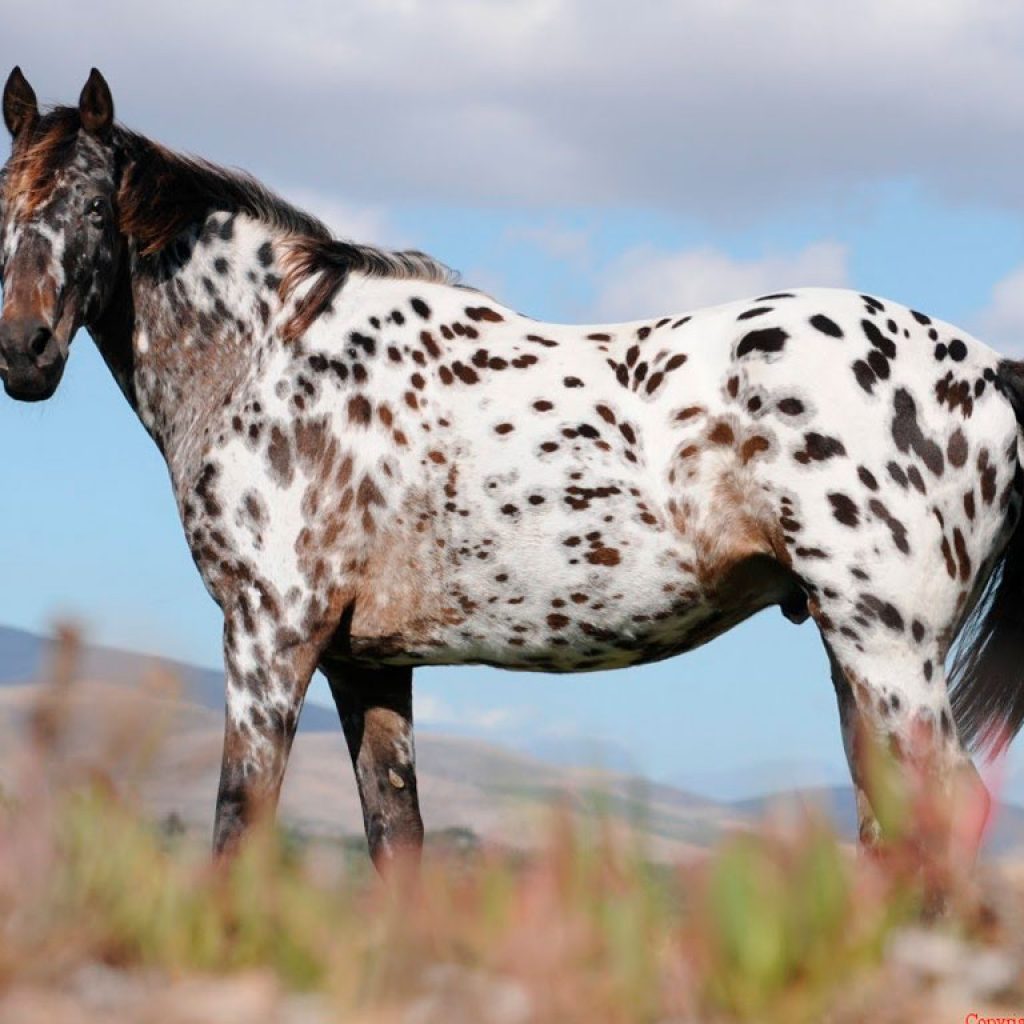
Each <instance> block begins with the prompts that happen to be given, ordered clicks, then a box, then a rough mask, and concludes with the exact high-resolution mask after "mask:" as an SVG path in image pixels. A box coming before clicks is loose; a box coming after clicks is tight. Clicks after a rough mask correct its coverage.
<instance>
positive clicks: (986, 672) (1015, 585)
mask: <svg viewBox="0 0 1024 1024" xmlns="http://www.w3.org/2000/svg"><path fill="white" fill-rule="evenodd" d="M997 384H998V386H999V387H1000V389H1001V390H1002V392H1003V394H1004V395H1005V396H1006V398H1007V399H1008V400H1009V402H1010V405H1011V406H1012V407H1013V411H1014V415H1015V416H1016V417H1017V423H1018V424H1020V425H1021V426H1022V427H1024V362H1013V361H1011V360H1008V359H1006V360H1003V361H1002V362H1001V363H1000V364H999V369H998V372H997ZM1021 474H1022V470H1021V466H1020V464H1019V463H1018V465H1017V476H1018V480H1017V481H1016V490H1017V491H1018V493H1020V490H1021V487H1020V484H1021V480H1020V477H1021ZM949 687H950V702H951V704H952V708H953V717H954V719H955V720H956V725H957V729H958V730H959V734H960V741H961V742H962V743H963V745H964V746H965V747H966V748H967V749H968V750H973V751H976V752H979V753H986V754H987V755H988V756H989V757H994V756H995V755H997V754H998V753H1000V752H1001V751H1002V750H1004V749H1005V747H1006V746H1007V745H1008V744H1009V742H1010V741H1011V740H1012V739H1013V737H1014V736H1015V735H1016V734H1017V733H1018V732H1019V731H1020V728H1021V725H1022V724H1024V515H1020V514H1018V519H1017V523H1016V525H1015V526H1014V528H1013V532H1012V534H1011V535H1010V539H1009V541H1008V542H1007V544H1006V547H1005V548H1004V550H1003V552H1002V554H1001V555H1000V556H999V561H998V562H997V563H996V565H995V567H994V568H993V570H992V573H991V574H990V576H989V578H988V582H987V583H986V584H985V589H984V591H983V593H982V596H981V599H980V600H979V601H978V603H977V605H976V606H975V608H974V610H973V611H972V612H971V614H970V616H969V618H968V620H967V622H966V623H965V624H964V627H963V629H962V630H961V632H960V636H959V637H958V639H957V644H956V651H955V654H954V657H953V664H952V666H951V669H950V674H949Z"/></svg>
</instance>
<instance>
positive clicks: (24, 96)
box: [4, 67, 39, 138]
mask: <svg viewBox="0 0 1024 1024" xmlns="http://www.w3.org/2000/svg"><path fill="white" fill-rule="evenodd" d="M38 120H39V104H38V103H37V102H36V94H35V93H34V92H33V91H32V86H31V85H29V84H28V79H27V78H26V77H25V76H24V75H23V74H22V73H21V68H19V67H15V69H14V70H13V71H12V72H11V73H10V75H9V76H8V78H7V84H6V85H5V86H4V124H6V125H7V130H8V131H9V132H10V133H11V135H12V137H14V138H17V137H18V136H19V135H20V134H21V133H22V132H23V131H25V129H26V128H31V127H32V126H33V125H34V124H35V123H36V121H38Z"/></svg>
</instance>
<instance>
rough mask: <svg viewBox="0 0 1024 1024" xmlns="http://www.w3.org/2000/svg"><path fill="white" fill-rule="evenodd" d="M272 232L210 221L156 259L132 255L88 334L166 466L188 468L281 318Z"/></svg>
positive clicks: (220, 217)
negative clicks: (115, 290) (122, 278)
mask: <svg viewBox="0 0 1024 1024" xmlns="http://www.w3.org/2000/svg"><path fill="white" fill-rule="evenodd" d="M274 240H275V232H274V230H273V229H271V228H269V227H267V226H266V225H263V224H261V223H258V222H256V221H254V220H252V219H250V218H248V217H245V216H243V215H240V214H229V213H224V212H219V213H212V214H210V215H209V216H208V217H207V218H206V219H205V221H204V222H203V223H202V224H199V225H195V226H194V227H193V229H192V230H191V231H189V232H186V233H184V234H183V235H182V236H180V237H179V239H178V240H177V241H176V242H175V243H174V244H173V245H171V246H170V247H169V248H168V250H167V251H166V252H165V253H163V254H161V255H160V256H159V257H157V258H155V259H154V258H142V257H139V256H137V255H135V254H134V253H132V254H130V256H129V259H128V261H127V263H128V268H127V272H126V274H125V275H124V276H125V278H126V280H125V281H123V282H122V283H121V285H119V288H118V294H117V295H115V297H114V300H113V301H112V302H111V304H110V308H109V309H108V312H107V314H106V315H105V316H104V318H103V320H102V321H101V322H100V323H99V324H97V325H96V326H95V327H94V328H93V331H92V333H93V336H94V338H95V340H96V342H97V345H98V346H99V349H100V352H101V354H102V355H103V357H104V359H105V360H106V362H107V365H108V366H109V367H110V369H111V372H112V373H113V375H114V377H115V379H116V380H117V382H118V384H119V385H120V387H121V390H122V391H123V392H124V394H125V396H126V397H127V399H128V401H129V402H130V403H131V405H132V407H133V408H134V409H135V411H136V413H137V414H138V416H139V419H140V420H141V421H142V423H143V425H144V426H145V427H146V429H147V431H148V432H149V433H150V435H151V436H152V437H153V439H154V440H155V441H156V443H157V445H158V446H159V447H160V449H161V451H162V452H163V453H164V455H165V457H166V458H167V461H168V463H169V465H170V467H171V470H172V473H173V472H174V471H175V469H177V468H180V469H187V464H188V462H189V459H190V453H192V452H193V451H194V450H195V449H196V446H199V447H202V444H203V442H204V440H206V438H207V435H208V433H209V431H210V429H211V428H212V426H213V420H214V417H215V414H216V413H218V412H219V411H220V410H221V409H222V408H223V406H224V405H225V404H226V403H227V402H229V401H230V399H231V396H232V394H233V393H234V392H235V390H236V389H237V388H238V386H239V385H240V383H241V382H242V381H243V380H244V379H245V378H246V376H247V375H248V374H250V373H251V372H253V368H254V366H255V365H256V362H257V352H255V351H254V349H259V348H260V347H262V346H264V345H266V344H267V341H268V338H269V335H270V328H271V327H272V324H273V321H274V319H275V316H276V314H277V312H278V311H279V309H280V300H279V298H278V296H277V286H278V283H279V280H280V270H279V268H278V266H277V261H276V256H275V254H274V246H273V242H274Z"/></svg>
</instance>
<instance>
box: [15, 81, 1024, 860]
mask: <svg viewBox="0 0 1024 1024" xmlns="http://www.w3.org/2000/svg"><path fill="white" fill-rule="evenodd" d="M3 109H4V118H5V121H6V123H7V127H8V128H9V130H10V132H11V135H12V136H13V140H14V142H13V151H12V155H11V157H10V160H9V161H8V163H7V165H6V166H5V168H4V171H3V176H4V181H3V190H2V260H3V285H4V306H3V317H2V321H0V375H2V377H3V381H4V385H5V388H6V391H7V393H8V394H9V395H10V396H11V397H12V398H17V399H21V400H26V401H28V400H37V399H45V398H48V397H49V396H50V395H52V394H53V392H54V390H55V389H56V387H57V384H58V382H59V381H60V378H61V374H62V372H63V369H64V364H65V361H66V359H67V356H68V348H69V345H70V342H71V339H72V337H73V335H74V334H75V332H76V330H78V328H80V327H84V328H86V329H87V330H88V331H89V333H90V334H91V335H92V337H93V339H94V340H95V342H96V344H97V345H98V346H99V349H100V352H101V353H102V354H103V357H104V359H105V360H106V362H107V364H108V366H109V367H110V370H111V372H112V373H113V375H114V377H115V378H116V380H117V382H118V384H119V385H120V387H121V389H122V391H123V392H124V394H125V396H126V398H127V399H128V401H129V402H130V403H131V405H132V408H133V409H134V410H135V411H136V412H137V414H138V416H139V419H140V420H141V421H142V423H143V425H144V426H145V428H146V430H147V431H148V432H149V434H150V435H151V436H152V438H153V440H154V441H155V442H156V444H157V445H158V446H159V448H160V450H161V452H162V453H163V455H164V457H165V459H166V460H167V466H168V469H169V470H170V475H171V479H172V481H173V485H174V492H175V495H176V499H177V503H178V509H179V512H180V515H181V520H182V523H183V525H184V528H185V532H186V535H187V538H188V543H189V545H190V547H191V550H192V553H193V556H194V558H195V562H196V565H197V567H198V569H199V572H200V573H201V574H202V577H203V579H204V581H205V583H206V586H207V587H208V589H209V591H210V593H211V594H212V595H213V597H214V599H215V600H216V601H217V603H218V604H219V605H220V607H221V608H222V609H223V612H224V623H225V625H224V652H225V664H226V667H227V714H226V726H225V738H224V751H223V767H222V773H221V780H220V790H219V793H218V798H217V814H216V826H215V838H214V844H215V849H216V850H217V851H225V850H229V849H232V848H233V847H234V846H235V844H236V843H237V841H238V839H239V838H240V836H241V835H242V833H243V831H244V830H245V828H246V825H247V824H248V823H249V822H250V821H251V819H252V818H253V816H254V814H255V813H256V812H257V810H259V809H260V808H272V807H273V806H274V803H275V801H276V798H277V794H278V791H279V787H280V784H281V779H282V775H283V772H284V769H285V762H286V760H287V757H288V752H289V748H290V745H291V742H292V737H293V734H294V731H295V726H296V722H297V719H298V717H299V712H300V709H301V707H302V702H303V697H304V694H305V692H306V688H307V685H308V683H309V681H310V677H311V675H312V673H313V672H314V670H315V669H316V668H317V667H318V666H319V667H320V668H321V669H322V670H323V671H324V673H325V674H326V676H327V678H328V680H329V682H330V685H331V690H332V692H333V694H334V698H335V700H336V702H337V706H338V711H339V714H340V716H341V721H342V725H343V727H344V731H345V737H346V739H347V741H348V744H349V749H350V751H351V754H352V759H353V762H354V764H355V769H356V774H357V777H358V784H359V792H360V795H361V798H362V804H363V814H364V819H365V824H366V832H367V837H368V840H369V845H370V850H371V853H372V855H373V857H374V860H375V861H376V862H377V863H378V865H383V864H386V863H387V862H388V861H389V859H390V858H392V857H393V856H394V855H395V854H396V853H397V852H398V851H400V850H414V851H415V850H417V849H418V847H419V845H420V843H421V839H422V824H421V820H420V815H419V809H418V803H417V793H416V775H415V768H414V758H413V737H412V694H411V687H412V674H413V668H414V666H416V665H438V664H444V665H454V664H466V663H485V664H490V665H498V666H502V667H505V668H515V669H529V670H542V671H547V672H579V671H586V670H590V669H608V668H618V667H625V666H628V665H637V664H640V663H642V662H647V661H652V660H654V659H658V658H667V657H670V656H671V655H674V654H678V653H679V652H681V651H686V650H688V649H690V648H693V647H695V646H697V645H698V644H702V643H704V642H706V641H707V640H710V639H711V638H712V637H714V636H717V635H718V634H720V633H722V632H723V631H725V630H727V629H729V628H730V627H731V626H733V625H735V624H736V623H738V622H740V621H741V620H743V619H745V618H747V617H748V616H749V615H751V614H752V613H754V612H756V611H758V610H759V609H762V608H764V607H766V606H768V605H772V604H778V605H780V606H781V608H782V610H783V612H784V613H785V614H786V615H787V616H788V617H790V618H791V619H794V620H796V621H802V620H803V619H804V618H806V617H807V616H808V615H809V616H810V617H812V618H813V619H814V621H815V623H816V624H817V626H818V628H819V629H820V631H821V634H822V636H823V638H824V640H825V644H826V647H827V649H828V652H829V656H830V660H831V663H832V670H833V683H834V685H835V689H836V693H837V696H838V701H839V714H840V719H841V723H842V729H843V735H844V740H845V746H846V751H847V755H848V757H849V760H850V765H851V769H852V773H853V777H854V782H855V784H856V785H857V787H858V798H859V799H858V804H859V808H860V814H861V829H862V835H864V836H865V837H869V836H870V835H872V834H873V833H874V831H875V829H876V825H875V823H874V821H873V819H872V816H871V810H870V796H871V793H870V784H869V781H868V780H867V777H866V776H867V773H866V772H865V771H864V766H863V763H862V759H861V757H860V753H859V751H860V750H861V746H860V743H859V741H858V736H861V735H867V736H873V737H880V738H883V739H885V740H886V741H887V742H888V743H889V744H890V745H891V746H892V747H893V749H895V750H896V752H897V754H898V755H901V756H903V757H904V758H906V759H909V758H910V756H911V755H910V751H911V749H913V750H915V751H917V750H918V749H919V744H918V745H917V746H913V747H912V745H911V742H910V741H911V737H912V736H913V735H915V734H917V735H919V736H923V737H924V738H925V741H926V744H927V753H928V755H929V758H930V761H929V765H930V767H931V769H932V770H933V771H934V772H935V773H937V777H939V778H940V779H942V780H944V781H945V782H947V783H949V784H950V785H952V783H951V782H950V780H957V781H959V780H961V779H964V778H968V779H970V778H974V779H976V776H972V773H973V768H972V767H971V766H970V761H969V759H968V757H967V754H966V752H965V746H970V745H971V744H972V743H977V742H979V741H982V742H983V741H984V740H985V737H986V736H987V735H991V730H992V729H993V728H997V729H998V730H999V736H1000V737H1001V739H1002V740H1003V741H1005V739H1006V738H1008V737H1009V736H1010V735H1012V733H1013V732H1014V731H1016V729H1017V728H1018V727H1019V726H1020V724H1021V722H1022V719H1024V686H1022V681H1024V680H1022V676H1024V671H1022V670H1021V668H1020V666H1019V665H1018V664H1016V662H1019V660H1020V659H1021V656H1022V655H1024V618H1022V613H1021V610H1020V609H1022V608H1024V539H1022V535H1024V530H1021V531H1017V530H1016V526H1017V522H1018V518H1019V511H1020V506H1021V501H1020V495H1021V479H1022V477H1021V468H1020V465H1021V446H1020V439H1021V432H1020V428H1019V426H1018V423H1019V421H1020V420H1021V418H1022V407H1024V364H1017V363H1012V362H1008V361H1006V360H1003V359H1001V358H1000V357H999V355H997V354H996V353H995V352H993V351H992V350H991V349H989V348H987V347H985V346H984V345H983V344H982V343H981V342H979V341H976V340H974V339H973V338H971V337H969V336H968V335H967V334H965V333H964V332H963V331H960V330H958V329H957V328H955V327H952V326H950V325H949V324H946V323H942V322H939V321H937V320H933V319H931V318H930V317H928V316H925V315H924V314H922V313H918V312H914V311H912V310H909V309H907V308H905V307H903V306H900V305H897V304H896V303H893V302H890V301H882V300H880V299H877V298H873V297H871V296H867V295H859V294H856V293H853V292H849V291H841V290H822V289H813V290H800V291H795V292H780V293H778V294H774V295H762V296H760V297H759V298H757V299H753V300H750V301H744V302H738V303H733V304H729V305H723V306H717V307H715V308H713V309H705V310H699V311H696V312H691V313H689V314H686V315H676V316H666V317H663V318H661V319H657V320H644V321H640V322H636V323H628V324H608V325H600V326H585V327H580V326H564V325H554V324H546V323H540V322H537V321H534V320H530V319H528V318H526V317H524V316H522V315H520V314H518V313H515V312H513V311H512V310H510V309H508V308H506V307H505V306H502V305H501V304H500V303H497V302H495V301H494V300H492V299H491V298H489V297H487V296H485V295H483V294H481V293H479V292H477V291H474V290H472V289H469V288H465V287H462V286H460V285H458V284H456V283H455V281H454V279H453V277H452V275H451V274H450V272H449V271H448V270H447V269H446V268H444V267H443V266H441V265H440V264H438V263H436V262H434V261H433V260H431V259H429V258H428V257H426V256H424V255H422V254H420V253H388V252H382V251H380V250H377V249H373V248H370V247H368V246H360V245H354V244H351V243H348V242H344V241H339V240H337V239H334V238H332V237H331V235H330V233H329V232H328V231H327V229H326V228H325V227H324V226H323V225H322V224H321V223H320V222H319V221H318V220H316V219H314V218H313V217H311V216H309V215H308V214H305V213H303V212H301V211H299V210H297V209H295V208H294V207H292V206H290V205H288V204H287V203H285V202H283V201H282V200H281V199H279V198H277V197H276V196H275V195H273V194H272V193H270V192H268V191H267V190H266V189H265V188H263V187H262V186H261V185H260V184H258V183H257V182H256V181H254V180H252V179H251V178H248V177H245V176H244V175H241V174H238V173H235V172H230V171H226V170H223V169H221V168H218V167H214V166H212V165H210V164H208V163H205V162H203V161H201V160H196V159H193V158H190V157H184V156H180V155H178V154H176V153H173V152H170V151H168V150H167V149H164V148H163V147H161V146H159V145H158V144H156V143H154V142H152V141H150V140H149V139H146V138H144V137H143V136H141V135H138V134H135V133H133V132H131V131H128V130H126V129H124V128H122V127H120V126H119V125H117V124H115V122H114V109H113V102H112V99H111V95H110V91H109V89H108V87H107V85H106V83H105V81H104V80H103V78H102V76H100V74H99V73H98V72H97V71H95V70H94V71H93V72H92V74H91V75H90V77H89V80H88V82H87V83H86V86H85V88H84V90H83V92H82V95H81V98H80V101H79V104H78V106H77V107H57V108H55V109H52V110H50V111H48V112H45V113H40V111H39V109H38V106H37V103H36V98H35V95H34V93H33V92H32V89H31V87H30V86H29V84H28V82H27V81H26V80H25V78H24V77H23V76H22V74H21V72H20V71H19V70H18V69H17V68H16V69H15V70H14V72H13V73H12V74H11V76H10V79H9V80H8V82H7V86H6V89H5V93H4V99H3ZM666 298H670V296H667V297H666ZM989 581H991V588H990V589H989V591H988V592H987V599H986V600H982V596H983V593H984V592H985V587H986V583H987V582H989ZM972 609H974V610H976V615H975V617H974V620H973V623H974V625H973V628H969V629H968V633H967V639H966V640H965V641H964V643H963V657H962V659H961V662H960V664H959V667H958V669H957V672H956V675H957V678H956V679H955V680H954V682H955V687H954V690H953V694H954V699H953V705H952V707H951V704H950V699H949V696H948V692H947V690H948V688H947V674H946V670H945V660H946V655H947V651H948V650H949V647H950V645H951V642H952V641H953V640H954V638H955V637H956V636H957V634H958V632H960V630H961V628H962V627H963V626H964V623H965V621H966V620H967V619H968V616H969V615H970V613H971V612H972ZM954 714H955V720H954ZM973 785H979V784H978V783H976V782H974V783H973Z"/></svg>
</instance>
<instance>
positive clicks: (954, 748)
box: [812, 602, 990, 866]
mask: <svg viewBox="0 0 1024 1024" xmlns="http://www.w3.org/2000/svg"><path fill="white" fill-rule="evenodd" d="M812 615H814V616H815V618H816V619H817V620H818V624H819V627H821V628H822V633H823V637H824V639H825V647H826V650H827V652H828V656H829V661H830V664H831V668H832V681H833V685H834V686H835V690H836V697H837V701H838V704H839V720H840V726H841V729H842V734H843V746H844V749H845V751H846V756H847V761H848V763H849V766H850V774H851V777H852V781H853V785H854V789H855V792H856V798H857V816H858V834H859V838H860V842H861V845H862V847H864V848H865V849H873V848H876V847H877V846H878V844H879V843H880V841H884V840H886V839H888V838H893V837H894V836H893V833H895V837H898V838H902V839H904V840H907V841H909V842H910V843H911V844H912V845H914V846H915V847H917V848H918V849H919V850H920V852H921V853H922V855H923V856H925V857H926V858H929V859H933V860H936V861H937V862H938V863H940V864H941V863H945V864H947V865H949V866H953V865H962V864H966V863H970V862H972V861H973V859H974V857H975V856H976V853H977V849H978V846H979V845H980V842H981V838H982V835H983V832H984V826H985V822H986V820H987V818H988V812H989V807H990V800H989V795H988V792H987V790H986V789H985V786H984V785H983V784H982V782H981V779H980V777H979V776H978V773H977V771H976V769H975V768H974V765H973V764H972V763H971V760H970V757H969V756H968V754H967V752H966V751H965V750H964V748H963V747H962V745H961V743H960V739H959V736H958V734H957V730H956V726H955V724H954V720H953V714H952V710H951V708H950V703H949V696H948V693H947V689H946V679H945V672H944V668H943V658H942V657H941V649H940V648H939V647H938V645H936V646H935V649H934V650H933V651H931V652H929V651H928V650H927V647H926V649H925V651H924V653H923V657H922V651H921V650H919V649H918V648H917V646H916V645H914V644H911V645H906V644H903V645H901V644H898V643H895V644H894V643H889V644H885V645H883V644H881V643H879V644H878V650H877V651H875V652H874V653H872V651H871V649H869V648H868V647H867V646H866V644H863V643H859V642H856V641H854V640H853V639H851V638H849V637H846V636H844V635H842V634H839V635H838V636H837V634H836V631H835V629H834V623H832V622H831V621H830V620H829V618H828V616H827V615H824V614H823V613H822V612H821V610H820V608H819V607H818V606H817V605H816V603H815V602H812ZM823 622H824V626H823ZM894 626H895V622H894V623H893V625H892V626H891V627H889V628H890V631H893V632H895V629H894ZM826 627H827V628H826ZM910 628H911V630H913V629H914V627H913V626H911V627H910ZM850 632H853V630H850ZM876 639H877V638H876ZM887 768H888V769H889V770H891V771H895V773H896V774H897V778H896V779H895V780H893V779H892V778H891V777H889V776H887V774H886V769H887ZM893 782H896V784H897V785H898V786H899V787H900V788H901V789H902V791H903V799H898V800H896V801H893V800H892V798H891V796H890V795H889V792H890V786H891V784H892V783H893ZM894 809H899V810H901V811H908V812H910V813H909V817H907V818H905V819H901V820H898V821H894V820H892V812H893V810H894ZM922 830H924V831H922Z"/></svg>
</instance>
